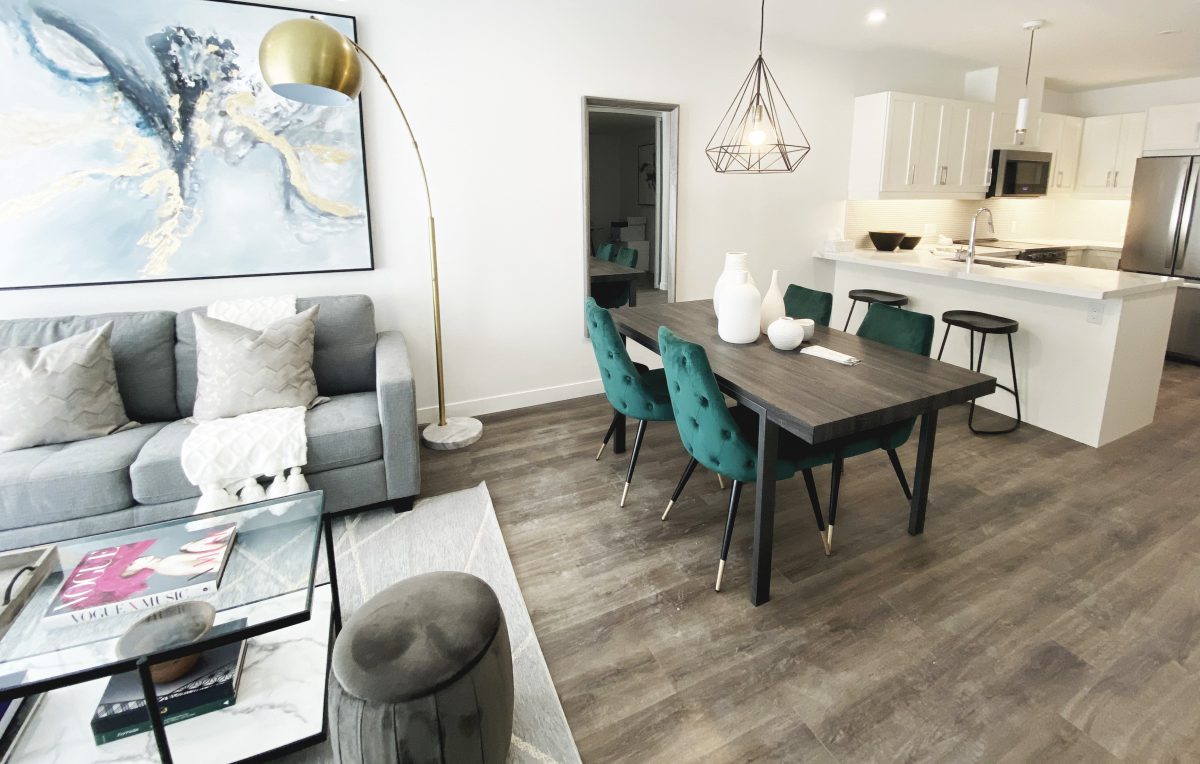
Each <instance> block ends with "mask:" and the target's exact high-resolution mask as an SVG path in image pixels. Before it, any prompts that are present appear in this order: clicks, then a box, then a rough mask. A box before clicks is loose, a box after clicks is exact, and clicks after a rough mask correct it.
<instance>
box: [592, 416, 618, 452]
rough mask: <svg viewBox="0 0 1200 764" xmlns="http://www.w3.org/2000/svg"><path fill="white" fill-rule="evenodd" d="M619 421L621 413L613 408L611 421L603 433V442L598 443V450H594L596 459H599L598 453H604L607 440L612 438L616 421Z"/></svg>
mask: <svg viewBox="0 0 1200 764" xmlns="http://www.w3.org/2000/svg"><path fill="white" fill-rule="evenodd" d="M620 421H621V415H620V414H619V413H617V411H616V410H615V409H614V410H613V418H612V421H611V422H609V425H608V432H606V433H604V442H603V443H601V444H600V450H599V451H597V452H596V461H600V455H601V454H603V453H604V449H605V448H606V447H607V446H608V441H610V440H612V436H613V433H614V432H616V431H617V423H618V422H620Z"/></svg>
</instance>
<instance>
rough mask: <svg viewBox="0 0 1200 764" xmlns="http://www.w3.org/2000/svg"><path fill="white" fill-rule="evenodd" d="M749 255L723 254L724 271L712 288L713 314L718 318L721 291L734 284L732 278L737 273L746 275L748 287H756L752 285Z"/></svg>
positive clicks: (739, 253)
mask: <svg viewBox="0 0 1200 764" xmlns="http://www.w3.org/2000/svg"><path fill="white" fill-rule="evenodd" d="M749 264H750V255H748V254H747V253H745V252H726V253H725V270H723V271H721V275H720V277H719V278H718V279H717V283H716V284H715V285H714V286H713V312H714V313H716V314H717V315H718V316H720V315H721V290H722V289H724V288H725V287H726V286H728V285H729V284H732V283H733V282H734V277H735V275H736V274H738V273H745V274H746V281H747V282H749V284H750V286H752V287H755V289H757V288H758V287H757V286H756V285H755V283H754V277H753V276H751V275H750V266H749Z"/></svg>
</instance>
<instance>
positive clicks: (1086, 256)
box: [1083, 249, 1121, 271]
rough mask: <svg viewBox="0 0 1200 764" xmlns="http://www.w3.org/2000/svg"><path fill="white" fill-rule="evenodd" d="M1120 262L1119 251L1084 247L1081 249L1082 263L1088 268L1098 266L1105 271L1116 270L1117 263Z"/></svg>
mask: <svg viewBox="0 0 1200 764" xmlns="http://www.w3.org/2000/svg"><path fill="white" fill-rule="evenodd" d="M1120 262H1121V253H1120V252H1113V251H1112V250H1109V249H1085V250H1084V251H1083V265H1085V266H1087V267H1088V268H1100V269H1103V270H1106V271H1115V270H1117V265H1118V263H1120Z"/></svg>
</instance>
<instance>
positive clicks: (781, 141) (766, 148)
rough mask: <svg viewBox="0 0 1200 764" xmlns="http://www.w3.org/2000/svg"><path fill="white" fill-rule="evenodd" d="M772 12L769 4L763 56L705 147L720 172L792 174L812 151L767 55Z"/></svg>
mask: <svg viewBox="0 0 1200 764" xmlns="http://www.w3.org/2000/svg"><path fill="white" fill-rule="evenodd" d="M766 10H767V0H763V3H762V15H761V18H760V21H759V29H758V58H757V59H755V60H754V65H753V66H751V67H750V73H749V74H747V75H746V79H745V80H743V81H742V86H741V87H740V88H739V89H738V92H737V95H736V96H734V98H733V103H731V104H730V105H729V109H728V110H727V111H726V112H725V116H724V117H722V118H721V123H720V124H719V125H717V129H716V132H714V133H713V135H712V138H710V139H709V141H708V146H707V147H706V148H705V153H706V154H708V161H709V162H711V163H712V166H713V169H714V170H716V171H717V172H728V173H768V172H792V171H794V170H795V169H796V168H797V167H798V166H799V165H800V163H801V162H802V161H804V157H806V156H807V155H808V152H809V149H810V148H811V147H810V146H809V143H808V136H806V135H805V134H804V130H803V129H802V128H801V127H800V122H799V120H797V119H796V115H795V114H793V113H792V108H791V107H790V106H788V102H787V99H785V98H784V97H783V93H782V92H780V88H779V83H778V82H776V81H775V76H774V75H773V74H771V69H770V68H769V67H768V66H767V62H766V60H765V59H764V58H763V55H762V43H763V29H764V26H765V23H766ZM780 107H782V108H780Z"/></svg>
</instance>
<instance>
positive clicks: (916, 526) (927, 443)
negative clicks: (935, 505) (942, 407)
mask: <svg viewBox="0 0 1200 764" xmlns="http://www.w3.org/2000/svg"><path fill="white" fill-rule="evenodd" d="M937 420H938V412H937V410H936V409H934V410H933V411H927V412H925V414H923V415H922V416H921V441H920V443H919V444H918V446H917V470H916V475H914V476H913V488H912V491H913V497H912V503H911V505H910V509H909V511H908V532H909V534H911V535H913V536H916V535H917V534H919V533H922V532H924V531H925V507H926V506H927V505H928V504H929V480H930V477H931V475H932V472H933V445H934V439H935V438H936V437H937Z"/></svg>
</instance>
